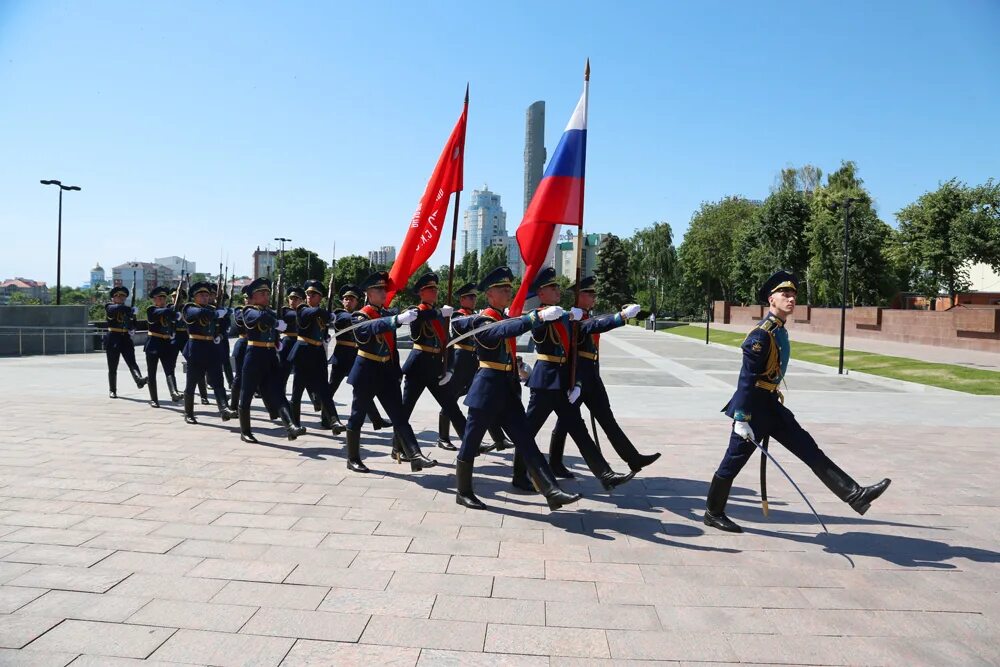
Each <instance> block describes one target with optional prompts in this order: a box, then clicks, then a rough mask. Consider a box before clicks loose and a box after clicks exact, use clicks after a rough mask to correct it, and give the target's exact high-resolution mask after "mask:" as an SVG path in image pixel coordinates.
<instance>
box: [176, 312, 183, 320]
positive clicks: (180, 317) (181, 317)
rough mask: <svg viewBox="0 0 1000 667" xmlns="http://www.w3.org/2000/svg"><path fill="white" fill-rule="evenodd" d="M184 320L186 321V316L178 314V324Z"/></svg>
mask: <svg viewBox="0 0 1000 667" xmlns="http://www.w3.org/2000/svg"><path fill="white" fill-rule="evenodd" d="M183 319H184V316H183V315H181V314H180V313H179V312H178V313H177V321H178V322H180V321H181V320H183Z"/></svg>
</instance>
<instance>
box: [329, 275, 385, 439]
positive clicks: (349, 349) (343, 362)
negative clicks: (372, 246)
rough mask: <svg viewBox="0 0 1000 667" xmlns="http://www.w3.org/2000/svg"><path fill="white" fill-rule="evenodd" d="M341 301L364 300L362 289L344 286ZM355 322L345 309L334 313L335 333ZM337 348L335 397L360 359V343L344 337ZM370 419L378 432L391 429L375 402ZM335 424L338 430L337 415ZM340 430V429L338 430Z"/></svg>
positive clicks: (332, 388) (332, 373) (333, 378)
mask: <svg viewBox="0 0 1000 667" xmlns="http://www.w3.org/2000/svg"><path fill="white" fill-rule="evenodd" d="M339 294H340V299H341V301H343V299H344V298H345V297H347V296H348V295H350V296H353V297H354V298H355V299H357V300H358V301H361V300H362V299H363V292H362V291H361V288H360V287H358V286H357V285H350V284H349V285H344V286H343V287H341V288H340V292H339ZM353 322H354V317H353V315H352V314H351V313H350V312H348V311H347V310H345V309H344V308H336V309H334V311H333V322H331V324H332V325H333V329H334V331H343V330H344V329H346V328H347V327H349V326H351V324H352V323H353ZM335 340H336V346H335V347H334V348H333V356H332V357H330V395H331V396H335V395H336V394H337V390H338V389H340V385H341V383H342V382H343V381H344V379H345V378H347V376H348V375H349V374H350V372H351V369H352V368H354V362H355V360H356V359H357V358H358V343H357V341H355V340H354V336H344V337H343V338H337V339H335ZM367 414H368V419H369V420H370V421H371V423H372V428H374V429H375V430H376V431H378V430H380V429H383V428H390V427H391V426H392V422H390V421H386V420H385V419H384V418H383V417H382V415H381V414H379V411H378V409H377V408H376V407H375V402H374V401H373V402H372V404H371V407H369V408H368V413H367ZM333 418H334V421H333V424H332V426H333V427H334V428H337V427H338V425H339V424H340V418H339V417H338V416H337V414H336V413H334V414H333ZM338 430H339V429H338Z"/></svg>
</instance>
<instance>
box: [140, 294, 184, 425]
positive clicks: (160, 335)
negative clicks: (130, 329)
mask: <svg viewBox="0 0 1000 667" xmlns="http://www.w3.org/2000/svg"><path fill="white" fill-rule="evenodd" d="M168 293H169V290H168V289H167V288H166V287H154V288H153V289H152V290H151V291H150V293H149V296H150V297H155V296H159V295H161V294H162V295H163V296H167V294H168ZM146 321H147V322H148V323H149V329H148V330H147V332H146V345H145V346H144V347H143V351H144V352H145V353H146V378H147V379H148V381H149V404H150V405H151V406H152V407H154V408H158V407H160V401H159V397H158V396H157V392H156V368H157V366H158V365H159V364H163V375H164V377H165V378H166V380H167V390H168V391H169V392H170V400H172V401H174V402H175V403H176V402H177V401H179V400H181V394H180V392H178V391H177V379H176V378H175V377H174V370H175V367H176V366H177V348H175V347H174V344H173V337H174V326H176V324H177V311H176V310H174V307H173V305H172V304H168V305H166V306H164V307H163V308H157V307H156V306H150V307H148V308H147V309H146Z"/></svg>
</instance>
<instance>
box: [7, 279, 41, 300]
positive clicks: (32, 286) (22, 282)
mask: <svg viewBox="0 0 1000 667" xmlns="http://www.w3.org/2000/svg"><path fill="white" fill-rule="evenodd" d="M15 294H23V295H24V296H25V297H27V298H29V299H35V300H37V301H40V302H41V303H48V302H49V286H48V285H46V284H45V283H44V282H43V281H40V280H32V279H30V278H20V277H19V278H8V279H7V280H4V281H3V282H2V283H0V304H2V305H7V304H8V303H10V300H11V297H13V296H14V295H15Z"/></svg>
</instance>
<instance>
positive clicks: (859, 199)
mask: <svg viewBox="0 0 1000 667" xmlns="http://www.w3.org/2000/svg"><path fill="white" fill-rule="evenodd" d="M848 198H853V199H855V201H854V202H853V203H852V204H851V208H850V214H851V233H850V246H849V248H848V255H849V256H848V273H847V280H848V303H849V304H851V305H856V306H859V305H878V304H881V303H886V302H887V301H888V300H889V299H890V298H891V297H892V296H894V295H895V293H896V291H897V283H896V280H895V275H894V272H893V269H892V257H891V252H890V242H891V241H892V237H893V233H894V230H893V229H892V228H891V227H889V225H887V224H885V223H884V222H882V221H881V220H880V219H879V217H878V215H877V214H876V213H875V209H874V206H873V205H872V198H871V195H870V194H869V193H868V191H867V190H866V189H865V188H864V182H863V181H862V180H861V179H860V178H858V176H857V165H855V163H854V162H849V161H847V162H843V163H842V164H841V167H840V169H838V170H837V171H835V172H833V173H832V174H830V175H829V176H828V177H827V183H826V185H824V186H821V187H819V188H818V189H817V190H816V193H815V194H814V196H813V198H812V201H811V204H810V206H811V208H812V215H811V216H810V220H809V225H808V226H807V229H806V238H807V240H808V242H809V265H808V274H807V280H808V282H809V285H810V293H811V295H812V302H813V303H818V304H822V305H839V304H840V303H841V301H842V297H841V290H842V280H843V278H842V271H843V261H844V205H845V201H846V200H847V199H848Z"/></svg>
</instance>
